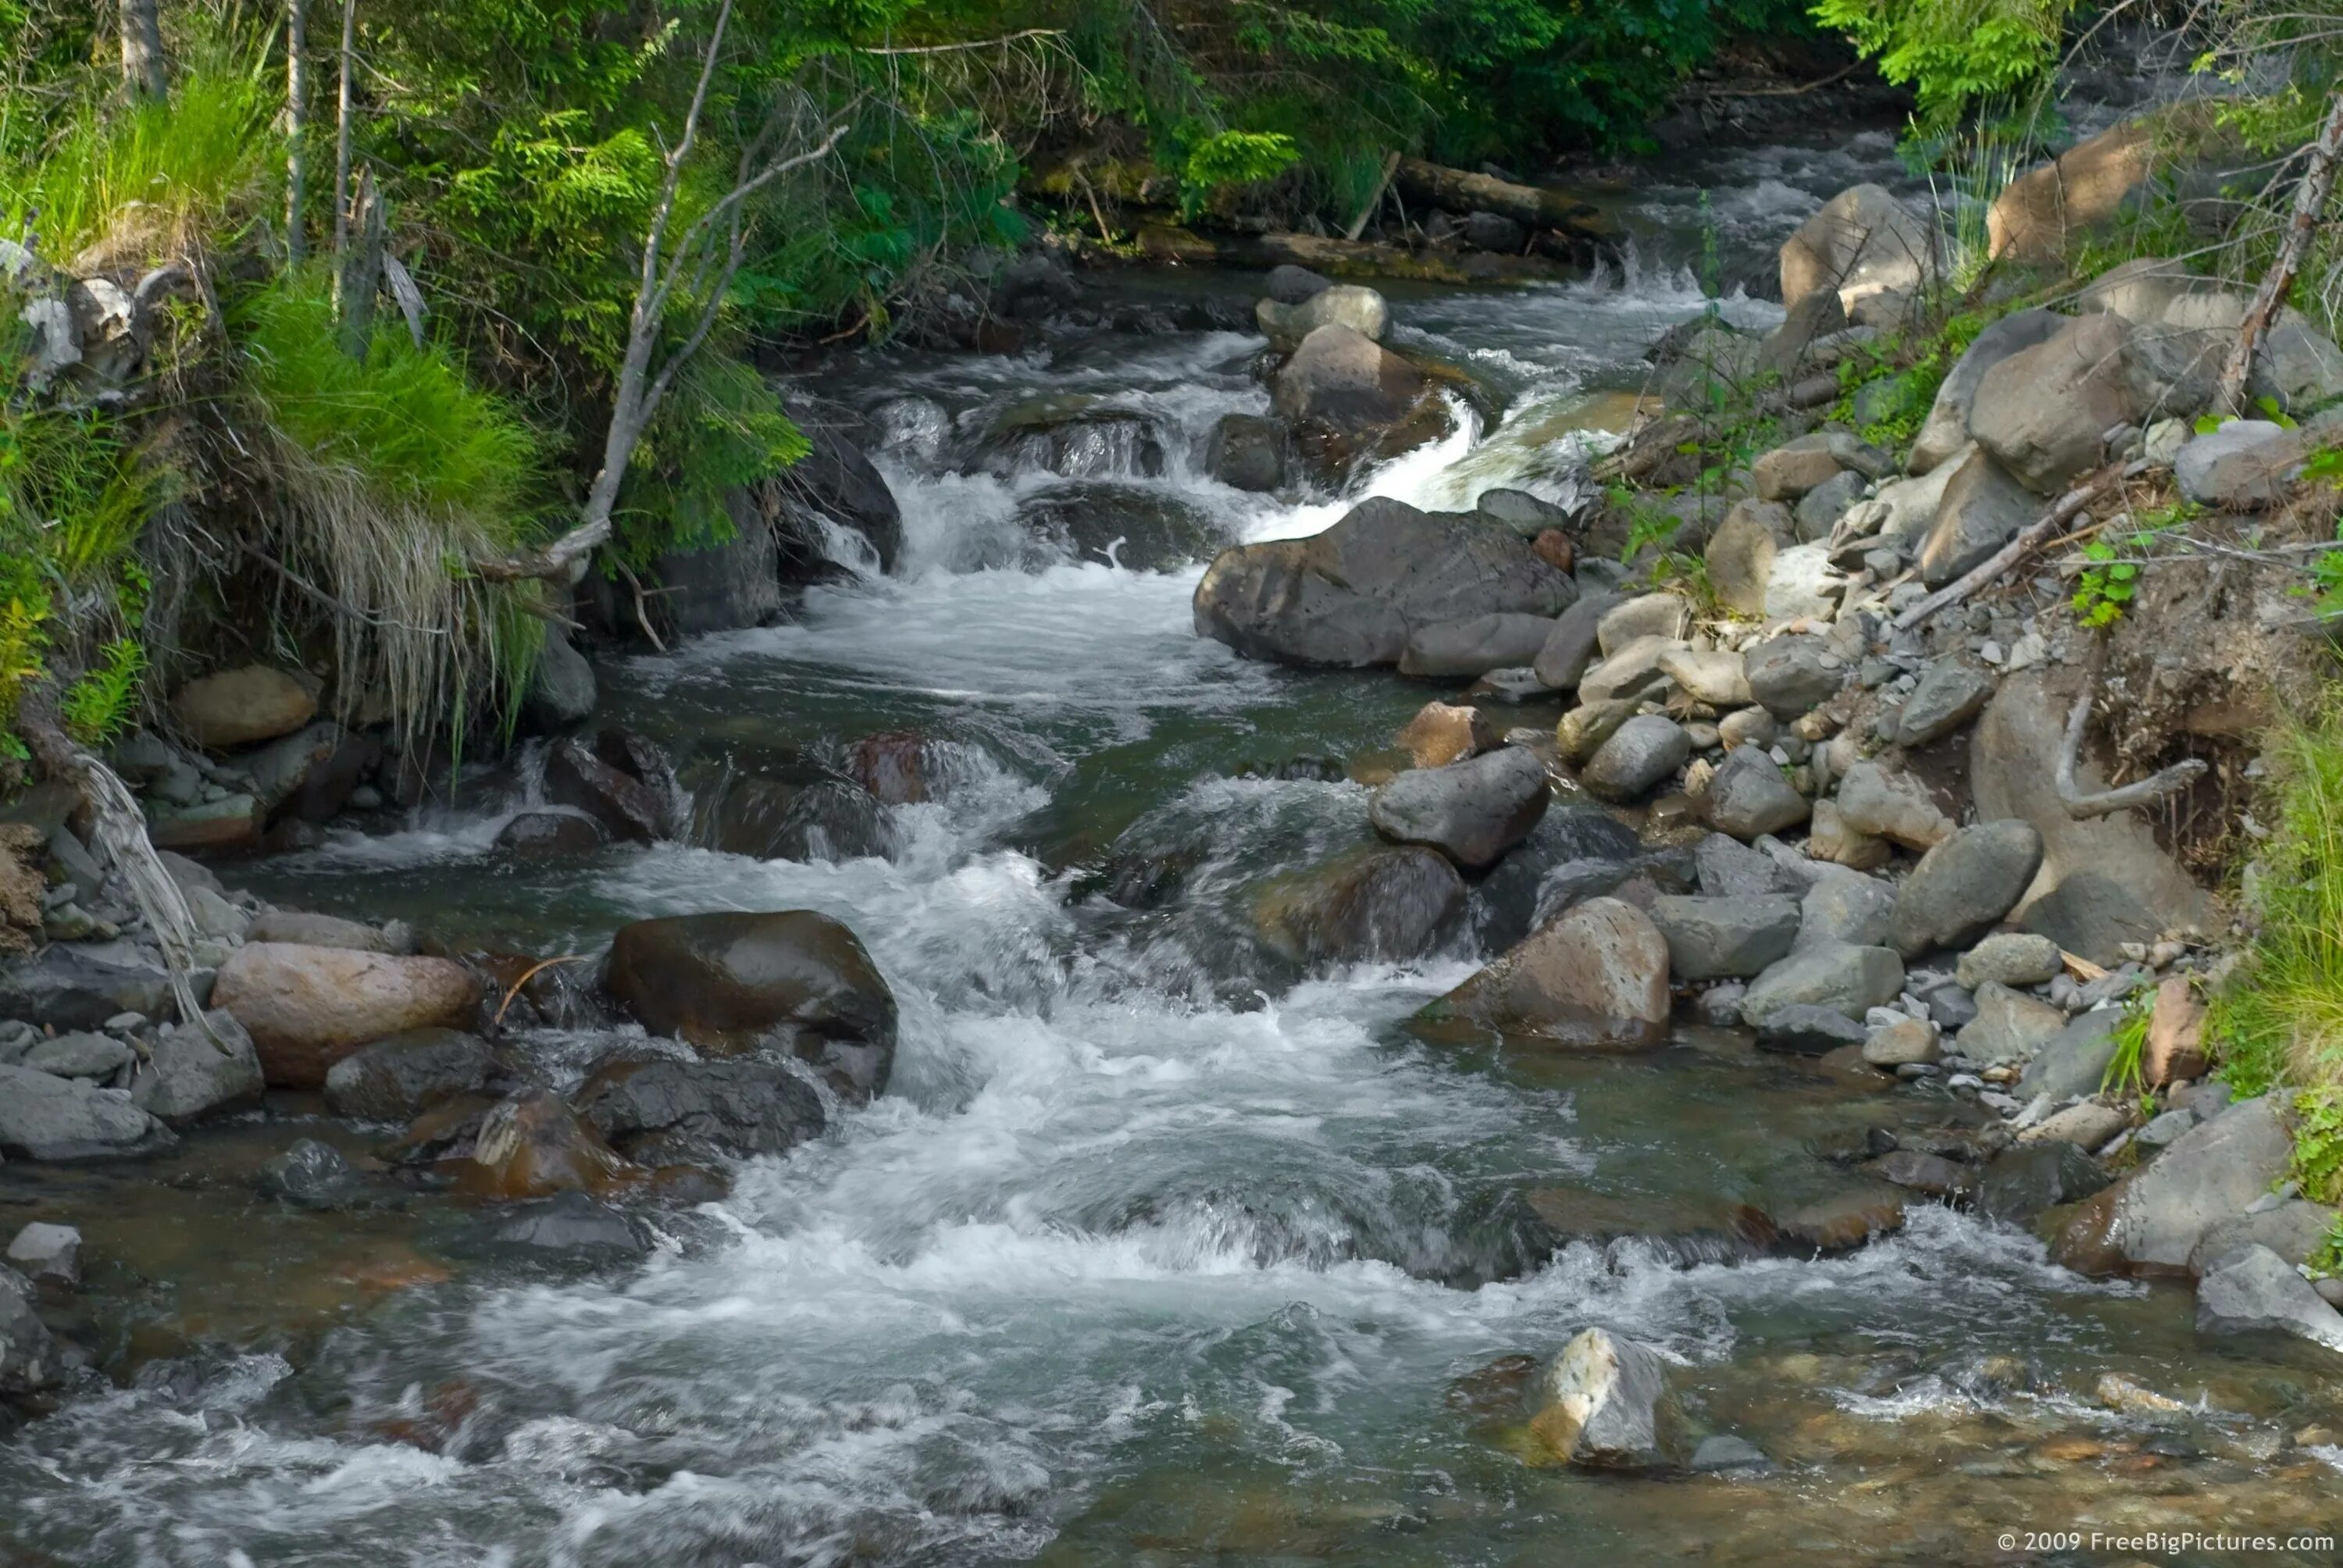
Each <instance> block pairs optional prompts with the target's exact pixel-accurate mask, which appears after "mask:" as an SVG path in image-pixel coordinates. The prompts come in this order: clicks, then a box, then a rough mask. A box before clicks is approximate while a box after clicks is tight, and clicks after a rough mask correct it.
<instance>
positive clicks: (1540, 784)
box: [1367, 746, 1552, 867]
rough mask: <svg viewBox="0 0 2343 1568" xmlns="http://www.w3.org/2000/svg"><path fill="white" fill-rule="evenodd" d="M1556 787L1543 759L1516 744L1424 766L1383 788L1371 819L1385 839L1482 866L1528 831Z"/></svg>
mask: <svg viewBox="0 0 2343 1568" xmlns="http://www.w3.org/2000/svg"><path fill="white" fill-rule="evenodd" d="M1550 799H1552V791H1551V789H1549V787H1548V784H1547V780H1546V770H1545V764H1544V762H1543V761H1541V760H1540V759H1538V757H1537V756H1536V754H1535V753H1534V752H1532V751H1529V750H1528V749H1524V748H1523V747H1519V746H1505V747H1500V748H1499V749H1496V750H1494V751H1492V752H1488V753H1486V754H1485V755H1483V756H1480V757H1475V758H1472V759H1468V760H1465V761H1463V762H1456V763H1452V764H1450V765H1449V766H1448V767H1445V768H1421V769H1414V770H1413V771H1410V772H1406V773H1403V774H1401V775H1400V776H1399V777H1398V778H1396V779H1393V780H1392V781H1391V782H1390V783H1388V784H1385V785H1383V787H1382V788H1381V789H1377V790H1376V791H1375V792H1374V794H1373V797H1372V798H1371V799H1369V801H1368V804H1367V819H1368V820H1369V821H1371V822H1373V824H1374V827H1375V830H1376V831H1377V832H1379V833H1381V834H1383V836H1384V837H1385V838H1387V839H1393V840H1394V841H1395V842H1398V843H1402V844H1424V845H1429V846H1430V847H1432V848H1433V849H1438V850H1440V851H1441V852H1443V854H1445V855H1447V856H1448V857H1449V858H1450V859H1453V860H1454V861H1456V862H1457V864H1459V865H1461V866H1465V867H1481V866H1487V865H1490V864H1493V862H1494V861H1495V860H1496V859H1497V858H1498V857H1499V856H1501V855H1503V853H1504V852H1505V851H1506V850H1507V849H1511V848H1513V845H1515V844H1517V843H1519V842H1521V840H1522V839H1524V838H1526V837H1527V836H1528V835H1529V832H1530V830H1531V829H1534V828H1535V827H1536V826H1537V823H1538V819H1539V818H1541V817H1543V816H1544V815H1545V810H1546V806H1547V803H1548V801H1549V800H1550Z"/></svg>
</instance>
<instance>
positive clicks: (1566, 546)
mask: <svg viewBox="0 0 2343 1568" xmlns="http://www.w3.org/2000/svg"><path fill="white" fill-rule="evenodd" d="M1530 548H1531V549H1533V550H1534V551H1536V552H1537V558H1538V559H1540V560H1542V561H1544V563H1545V564H1546V565H1548V566H1550V567H1552V568H1554V570H1556V571H1558V572H1566V571H1568V570H1570V568H1571V565H1572V563H1573V562H1574V561H1575V560H1576V559H1577V558H1578V551H1577V549H1576V548H1575V547H1574V546H1573V545H1572V544H1571V542H1570V536H1569V535H1568V534H1565V533H1564V532H1563V531H1562V530H1561V529H1560V528H1548V529H1546V530H1545V532H1544V533H1542V534H1540V535H1539V536H1538V537H1537V538H1534V539H1532V540H1531V541H1530Z"/></svg>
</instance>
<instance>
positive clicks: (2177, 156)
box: [1986, 100, 2229, 265]
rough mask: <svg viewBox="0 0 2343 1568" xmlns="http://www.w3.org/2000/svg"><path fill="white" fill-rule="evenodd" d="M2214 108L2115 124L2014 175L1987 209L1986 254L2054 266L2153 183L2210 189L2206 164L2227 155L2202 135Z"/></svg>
mask: <svg viewBox="0 0 2343 1568" xmlns="http://www.w3.org/2000/svg"><path fill="white" fill-rule="evenodd" d="M2213 107H2214V106H2213V105H2211V104H2209V103H2207V102H2206V101H2204V100H2197V101H2196V102H2194V103H2182V104H2176V105H2170V106H2166V107H2164V108H2162V109H2158V110H2156V111H2152V112H2151V113H2149V114H2147V115H2142V116H2137V117H2136V118H2132V119H2127V120H2121V121H2118V122H2117V123H2116V124H2115V125H2113V126H2108V127H2107V129H2106V130H2104V131H2101V132H2099V133H2098V134H2097V136H2087V137H2085V138H2084V139H2083V140H2081V141H2079V142H2077V143H2076V144H2075V145H2074V146H2071V147H2069V148H2067V149H2066V151H2065V152H2063V153H2060V154H2059V155H2058V156H2056V157H2055V158H2052V159H2050V160H2049V161H2048V162H2046V163H2042V164H2036V166H2034V167H2032V168H2030V169H2028V170H2026V172H2025V173H2024V174H2021V175H2019V176H2017V177H2016V178H2015V179H2013V180H2011V181H2010V182H2009V183H2008V184H2007V185H2006V186H2003V187H2002V189H2001V194H2000V195H1998V196H1996V197H1994V200H1993V205H1992V206H1990V207H1988V208H1987V209H1986V254H1987V255H1989V256H1995V257H2003V256H2006V257H2008V258H2009V259H2011V260H2013V261H2016V262H2021V263H2027V264H2033V265H2051V264H2056V263H2058V262H2060V261H2063V260H2064V259H2065V257H2066V251H2067V249H2068V247H2069V246H2072V245H2073V243H2074V242H2075V240H2076V239H2077V238H2078V237H2080V236H2083V235H2084V234H2086V233H2087V232H2089V231H2090V230H2093V229H2096V228H2099V227H2102V226H2106V225H2107V224H2110V223H2112V222H2114V221H2116V220H2117V218H2118V217H2120V216H2122V215H2124V214H2125V213H2127V212H2129V211H2133V210H2135V209H2136V207H2137V203H2138V202H2139V200H2140V197H2141V195H2142V193H2143V192H2144V191H2145V190H2146V189H2147V186H2148V184H2149V182H2150V181H2151V180H2153V179H2155V178H2157V177H2158V176H2165V177H2172V176H2178V175H2184V174H2185V175H2187V176H2188V177H2189V180H2190V183H2198V181H2199V180H2200V178H2201V176H2204V175H2211V176H2212V177H2213V178H2214V179H2215V181H2216V182H2217V181H2218V179H2219V178H2220V177H2221V176H2220V174H2219V173H2218V172H2217V171H2216V170H2214V169H2211V168H2209V167H2207V165H2208V162H2209V161H2210V160H2212V159H2214V158H2215V157H2216V156H2220V155H2223V154H2226V153H2227V151H2229V149H2228V148H2227V146H2225V145H2224V141H2223V139H2221V138H2218V137H2208V136H2207V124H2206V122H2207V119H2209V118H2210V111H2211V110H2212V109H2213ZM2224 161H2226V160H2224Z"/></svg>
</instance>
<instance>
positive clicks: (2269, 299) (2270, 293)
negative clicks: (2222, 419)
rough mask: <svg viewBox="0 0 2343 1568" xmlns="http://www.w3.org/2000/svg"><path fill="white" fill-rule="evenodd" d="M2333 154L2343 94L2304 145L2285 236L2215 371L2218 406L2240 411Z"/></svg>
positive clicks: (2314, 228) (2342, 134)
mask: <svg viewBox="0 0 2343 1568" xmlns="http://www.w3.org/2000/svg"><path fill="white" fill-rule="evenodd" d="M2338 153H2343V91H2338V92H2337V93H2336V94H2335V95H2333V96H2332V97H2330V98H2329V99H2328V105H2327V123H2326V124H2325V125H2323V126H2320V127H2319V130H2318V140H2317V141H2315V142H2313V143H2311V144H2310V163H2309V166H2308V167H2306V168H2305V169H2304V170H2303V171H2302V183H2301V184H2299V185H2298V186H2295V187H2294V216H2292V217H2291V218H2289V219H2288V221H2287V226H2286V237H2285V238H2284V239H2283V240H2281V241H2279V242H2278V259H2277V260H2276V261H2274V262H2272V263H2271V264H2270V269H2269V271H2268V272H2267V273H2265V274H2263V275H2262V285H2261V286H2260V287H2259V288H2258V289H2256V290H2255V291H2254V302H2253V304H2252V305H2251V306H2250V307H2248V308H2247V311H2246V318H2245V320H2244V321H2243V322H2242V323H2240V324H2239V325H2238V327H2237V344H2236V345H2235V347H2232V348H2231V349H2230V350H2229V359H2228V363H2227V365H2225V366H2223V367H2222V368H2221V403H2222V404H2223V406H2225V407H2228V408H2230V409H2233V410H2235V411H2237V412H2240V413H2242V412H2243V411H2244V410H2245V406H2246V383H2247V382H2248V381H2250V380H2251V379H2252V378H2253V373H2254V353H2255V351H2256V350H2257V349H2258V348H2259V347H2261V341H2262V337H2263V335H2264V334H2266V333H2268V331H2269V326H2270V323H2271V322H2272V321H2275V320H2276V319H2277V318H2278V311H2279V309H2280V308H2281V307H2284V306H2285V304H2286V297H2287V296H2288V294H2290V293H2292V292H2293V290H2294V277H2295V274H2297V273H2298V272H2300V271H2301V270H2302V262H2303V258H2304V257H2305V256H2308V255H2309V254H2310V242H2311V239H2312V237H2313V236H2316V235H2317V233H2318V219H2319V215H2320V214H2322V213H2324V212H2325V211H2326V210H2327V198H2328V196H2329V195H2330V194H2332V192H2333V191H2334V189H2335V161H2336V157H2337V156H2338Z"/></svg>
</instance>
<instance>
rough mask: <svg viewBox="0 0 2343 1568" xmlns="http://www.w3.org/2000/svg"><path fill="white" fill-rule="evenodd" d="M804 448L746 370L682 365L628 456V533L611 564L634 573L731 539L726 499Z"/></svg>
mask: <svg viewBox="0 0 2343 1568" xmlns="http://www.w3.org/2000/svg"><path fill="white" fill-rule="evenodd" d="M810 450H812V447H811V444H810V443H809V442H808V441H807V440H806V438H805V436H804V434H803V433H802V432H800V431H799V429H798V427H796V426H795V425H793V424H791V423H790V422H789V416H788V415H786V414H785V413H783V412H782V410H781V400H780V398H779V397H778V396H776V395H775V394H774V392H773V389H772V387H770V386H769V385H767V383H766V381H765V379H764V378H763V377H760V376H759V375H758V374H757V373H756V372H755V371H753V370H751V369H750V368H749V367H747V366H745V365H742V364H740V363H739V361H737V360H732V359H727V358H724V357H720V356H710V357H707V358H704V359H699V360H695V361H693V362H691V363H690V364H688V365H687V366H686V367H685V369H684V374H683V375H682V377H680V378H679V380H678V381H677V383H676V388H675V390H674V392H673V393H671V394H670V395H669V397H668V399H667V401H666V402H665V403H663V404H662V405H660V407H659V414H658V416H657V417H655V418H654V419H653V420H652V421H651V427H650V429H649V431H647V432H646V433H645V435H644V437H643V441H642V445H641V446H640V447H638V448H637V450H636V454H635V463H634V466H633V467H632V468H631V469H630V470H629V472H628V478H627V487H626V489H625V490H624V491H623V492H622V493H621V495H620V505H621V507H622V508H624V509H625V510H626V511H627V512H628V514H629V516H630V519H631V526H630V527H629V528H627V530H626V531H625V533H624V534H623V536H622V537H621V538H620V540H619V548H618V558H619V560H620V561H621V562H623V564H625V565H626V566H627V567H628V568H629V569H632V570H638V571H639V570H641V569H642V568H646V567H648V566H649V565H650V563H651V562H652V561H654V560H656V559H657V558H659V556H660V555H661V554H663V553H664V552H666V551H668V550H677V549H696V548H705V547H707V546H709V545H719V544H723V543H725V542H726V541H727V540H729V539H730V538H732V537H733V527H732V519H731V518H730V517H729V514H727V512H726V511H725V509H724V497H725V493H726V492H727V491H728V490H730V489H732V488H734V487H738V486H743V485H748V484H751V483H753V482H754V481H756V480H758V479H761V478H763V477H766V476H767V475H769V474H772V473H774V472H775V471H777V470H779V469H780V468H784V467H788V466H789V464H791V463H794V462H796V461H797V460H798V459H799V458H800V457H804V456H805V455H806V454H807V453H808V452H809V451H810Z"/></svg>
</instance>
